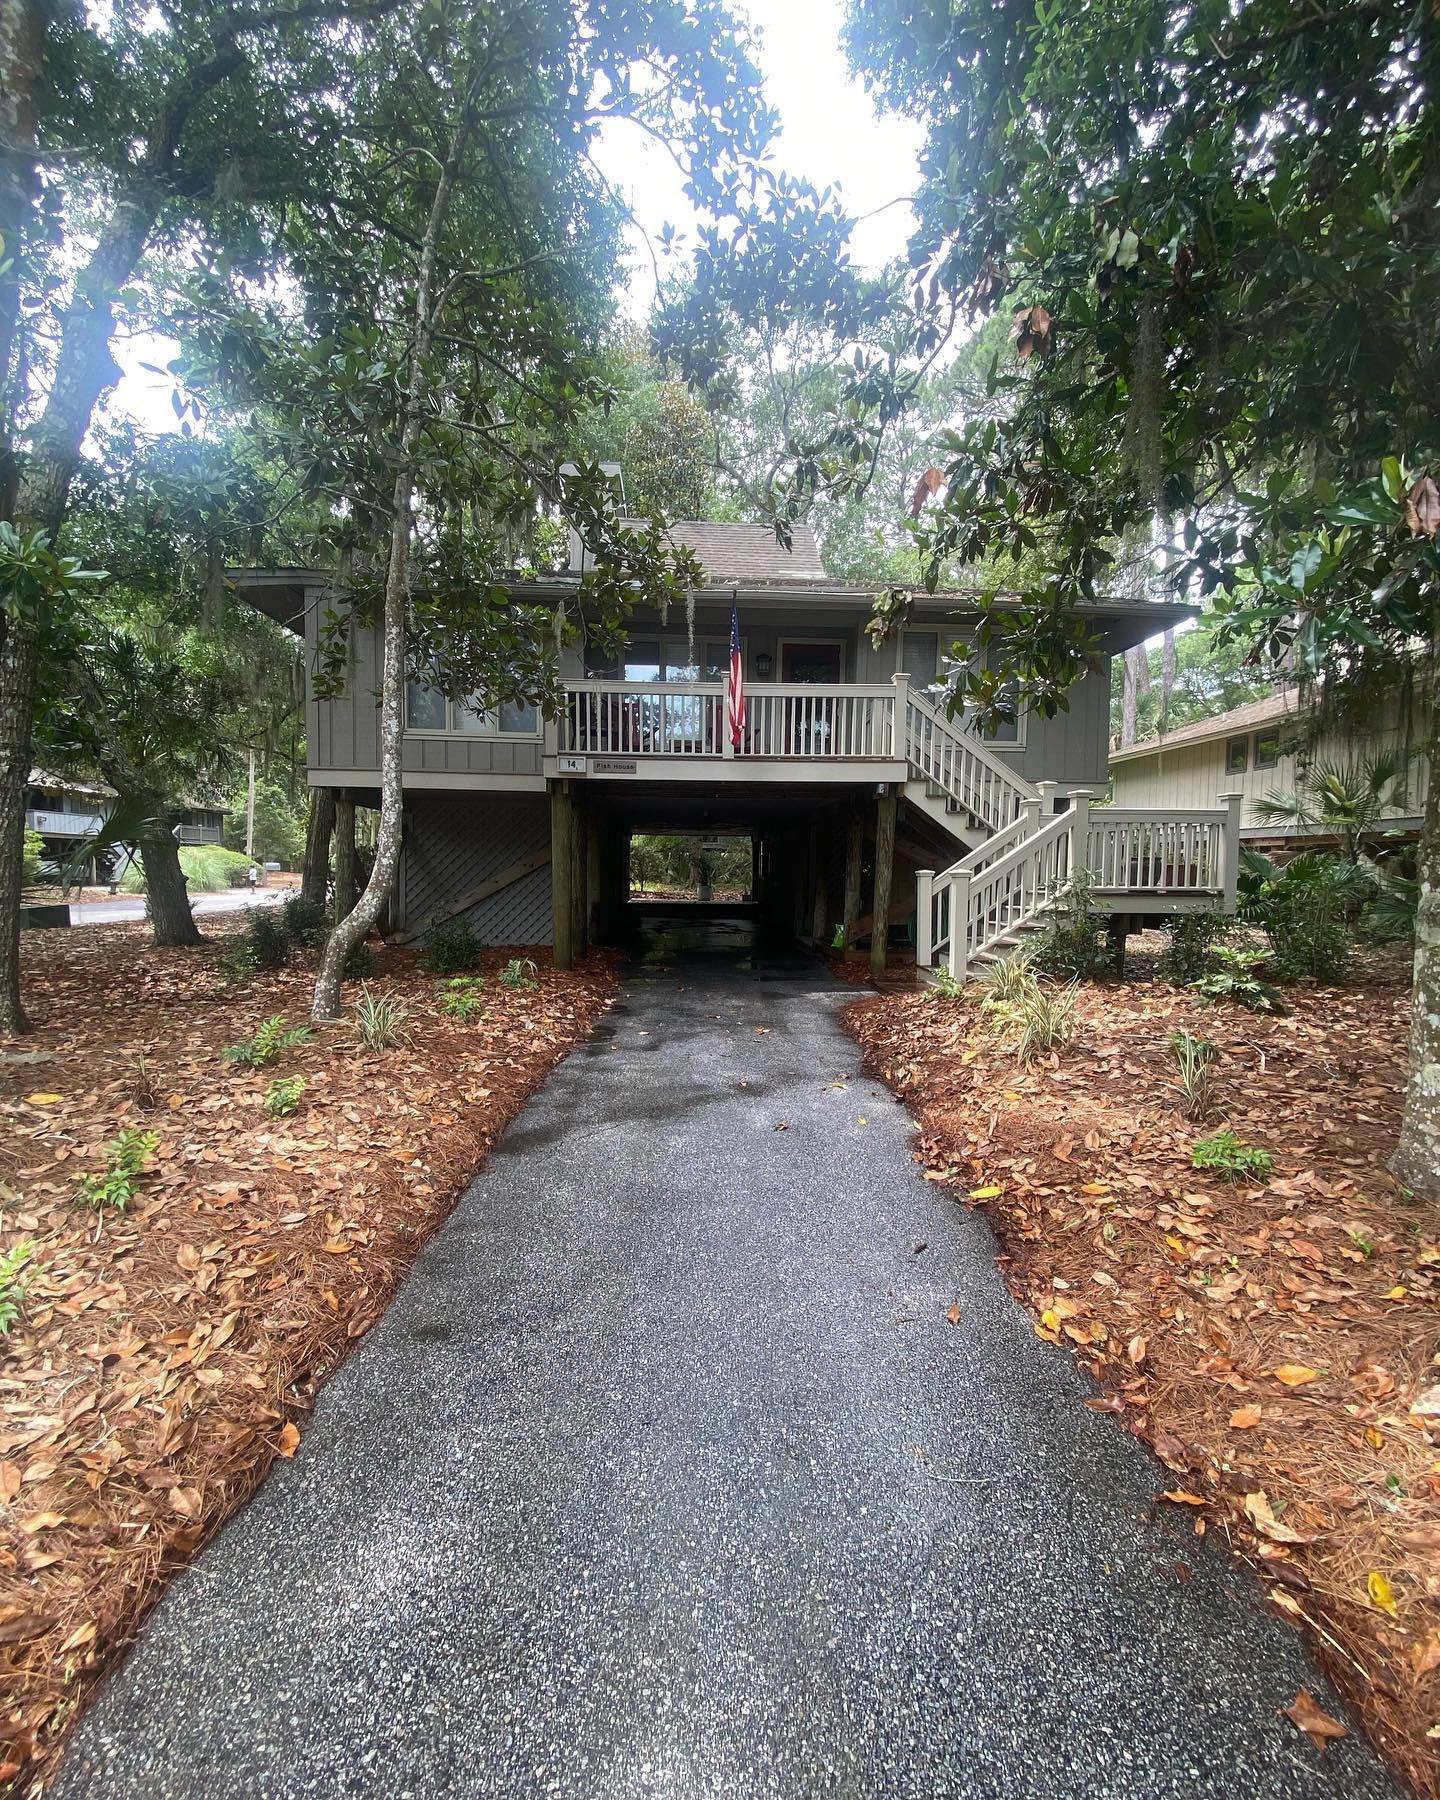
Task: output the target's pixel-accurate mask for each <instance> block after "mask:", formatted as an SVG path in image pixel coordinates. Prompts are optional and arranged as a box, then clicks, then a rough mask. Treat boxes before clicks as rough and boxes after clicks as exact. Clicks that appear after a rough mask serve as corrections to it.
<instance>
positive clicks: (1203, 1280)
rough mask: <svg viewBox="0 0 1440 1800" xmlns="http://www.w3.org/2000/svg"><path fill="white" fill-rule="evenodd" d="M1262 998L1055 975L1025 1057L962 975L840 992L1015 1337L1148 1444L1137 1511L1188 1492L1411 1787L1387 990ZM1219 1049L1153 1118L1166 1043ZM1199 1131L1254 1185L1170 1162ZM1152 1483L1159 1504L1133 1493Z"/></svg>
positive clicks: (1407, 1515) (1434, 1542)
mask: <svg viewBox="0 0 1440 1800" xmlns="http://www.w3.org/2000/svg"><path fill="white" fill-rule="evenodd" d="M1289 997H1290V998H1291V999H1292V1000H1293V1003H1294V1012H1293V1014H1292V1016H1290V1017H1288V1018H1275V1017H1266V1016H1263V1015H1256V1014H1253V1013H1249V1012H1245V1011H1243V1010H1241V1009H1238V1008H1230V1007H1206V1006H1203V1005H1201V1004H1199V1003H1198V1002H1197V1001H1196V1000H1195V999H1194V998H1193V997H1192V996H1191V995H1190V994H1189V993H1187V992H1186V991H1185V990H1184V989H1179V988H1174V987H1169V986H1164V985H1161V984H1159V983H1155V984H1151V985H1146V986H1093V987H1088V988H1085V989H1083V990H1082V997H1081V1001H1080V1027H1079V1032H1078V1035H1077V1038H1076V1040H1075V1042H1074V1043H1073V1044H1072V1045H1071V1046H1070V1047H1069V1048H1067V1049H1065V1050H1063V1051H1061V1052H1060V1053H1059V1054H1058V1055H1052V1056H1051V1057H1050V1058H1047V1060H1046V1061H1045V1062H1044V1063H1043V1064H1041V1065H1038V1066H1036V1067H1034V1068H1031V1069H1029V1070H1026V1069H1024V1068H1022V1067H1020V1066H1019V1065H1018V1064H1017V1062H1016V1057H1015V1049H1014V1038H1013V1036H1011V1037H1010V1038H1008V1039H1004V1038H1002V1037H1001V1036H999V1035H997V1032H996V1030H995V1028H994V1026H993V1025H992V1024H991V1023H989V1022H987V1019H986V1017H985V1015H983V1014H982V1012H981V1010H980V1004H979V998H978V992H977V990H976V989H975V988H973V987H972V988H970V989H968V990H967V994H966V997H965V998H964V999H961V1000H943V999H931V998H927V997H926V996H925V995H923V994H917V993H913V992H912V993H910V994H906V995H884V996H881V997H878V998H870V999H865V1000H860V1001H856V1002H855V1003H853V1004H852V1005H851V1006H850V1007H849V1008H848V1009H847V1012H846V1022H847V1024H848V1026H849V1028H850V1030H851V1031H852V1032H853V1033H854V1035H855V1036H856V1037H857V1038H858V1039H859V1041H860V1043H861V1044H862V1046H863V1047H864V1049H865V1052H866V1062H867V1066H868V1067H869V1069H870V1071H871V1072H872V1073H875V1074H878V1075H880V1076H882V1077H883V1078H884V1080H885V1081H886V1082H887V1083H888V1084H889V1085H890V1086H891V1087H892V1088H893V1089H894V1091H895V1092H896V1093H897V1094H899V1095H900V1096H902V1097H903V1098H904V1099H905V1100H906V1101H907V1102H908V1104H909V1106H910V1107H911V1109H912V1111H913V1112H914V1113H915V1115H916V1116H917V1118H918V1120H919V1122H920V1125H921V1135H920V1139H919V1143H920V1149H919V1150H918V1152H917V1158H916V1159H917V1161H920V1162H922V1163H923V1164H924V1165H925V1172H926V1175H927V1177H928V1178H929V1179H932V1180H936V1181H940V1182H942V1183H944V1184H945V1185H946V1186H947V1187H948V1188H950V1189H951V1190H952V1191H953V1192H954V1193H955V1196H956V1198H957V1199H958V1200H961V1201H962V1202H965V1203H967V1204H972V1205H984V1206H986V1207H987V1209H988V1213H989V1217H990V1219H991V1221H992V1223H993V1225H994V1228H995V1231H996V1234H997V1236H998V1238H999V1241H1000V1245H1001V1247H1002V1254H1001V1255H1000V1257H999V1258H998V1261H999V1264H1000V1267H1001V1269H1002V1270H1003V1272H1004V1274H1005V1277H1006V1279H1007V1281H1008V1282H1009V1284H1010V1287H1011V1288H1012V1290H1013V1291H1014V1293H1015V1294H1016V1295H1017V1296H1018V1297H1019V1298H1020V1299H1021V1300H1022V1301H1023V1302H1024V1303H1025V1304H1026V1305H1027V1307H1028V1308H1029V1309H1030V1311H1031V1313H1032V1315H1033V1316H1034V1321H1035V1329H1036V1331H1037V1332H1038V1333H1039V1335H1040V1336H1041V1337H1043V1338H1046V1339H1048V1340H1050V1341H1051V1342H1054V1343H1057V1344H1060V1345H1062V1346H1064V1347H1066V1348H1068V1349H1069V1350H1070V1351H1071V1352H1072V1354H1073V1355H1075V1356H1076V1357H1077V1359H1078V1360H1079V1361H1080V1363H1081V1365H1082V1366H1083V1367H1084V1368H1085V1369H1086V1370H1087V1371H1088V1373H1089V1374H1090V1375H1091V1376H1093V1378H1094V1379H1095V1381H1096V1382H1097V1383H1098V1385H1099V1387H1100V1389H1101V1390H1102V1392H1101V1393H1100V1394H1099V1395H1097V1397H1096V1398H1095V1399H1093V1400H1091V1401H1088V1402H1087V1404H1088V1405H1090V1406H1092V1407H1094V1408H1095V1409H1097V1410H1100V1411H1107V1412H1113V1413H1114V1414H1115V1419H1116V1424H1117V1425H1118V1426H1119V1427H1121V1428H1122V1429H1124V1430H1126V1431H1129V1432H1132V1433H1134V1434H1135V1435H1136V1436H1138V1437H1141V1438H1143V1439H1144V1440H1145V1441H1146V1442H1148V1443H1149V1444H1150V1445H1151V1446H1152V1448H1153V1449H1154V1451H1155V1452H1156V1455H1157V1456H1158V1457H1159V1459H1160V1462H1161V1463H1162V1464H1163V1465H1164V1467H1163V1469H1162V1468H1159V1467H1157V1469H1156V1494H1157V1504H1160V1505H1174V1506H1181V1507H1185V1508H1188V1509H1191V1510H1192V1511H1193V1513H1194V1517H1195V1530H1196V1532H1197V1533H1199V1534H1202V1535H1203V1534H1204V1533H1206V1532H1207V1531H1210V1532H1218V1533H1219V1534H1220V1535H1221V1536H1222V1537H1223V1538H1224V1540H1225V1542H1226V1543H1227V1544H1228V1545H1229V1546H1230V1547H1231V1549H1233V1550H1234V1551H1236V1552H1238V1553H1239V1554H1240V1555H1242V1556H1244V1557H1246V1558H1247V1559H1248V1560H1249V1561H1250V1562H1251V1563H1252V1564H1253V1566H1254V1568H1255V1570H1256V1571H1257V1573H1258V1574H1259V1576H1260V1578H1261V1580H1262V1581H1263V1582H1264V1584H1265V1588H1266V1591H1267V1593H1268V1595H1269V1597H1270V1600H1271V1602H1272V1603H1273V1604H1274V1605H1275V1606H1276V1607H1277V1608H1278V1609H1279V1610H1280V1611H1281V1612H1283V1613H1284V1614H1285V1616H1286V1617H1287V1618H1290V1619H1292V1620H1294V1621H1296V1622H1297V1623H1299V1624H1300V1625H1302V1626H1303V1627H1304V1628H1305V1629H1306V1631H1307V1633H1308V1635H1309V1637H1310V1640H1311V1643H1312V1645H1313V1647H1314V1648H1315V1649H1316V1651H1317V1652H1318V1654H1319V1655H1320V1657H1321V1658H1322V1659H1323V1660H1324V1662H1325V1664H1326V1666H1327V1668H1328V1669H1329V1671H1330V1673H1331V1674H1332V1675H1333V1677H1334V1678H1335V1680H1336V1682H1337V1684H1338V1685H1339V1686H1340V1688H1341V1689H1342V1691H1343V1692H1344V1693H1345V1695H1346V1697H1347V1699H1348V1700H1349V1702H1350V1703H1351V1704H1352V1705H1353V1706H1354V1708H1355V1709H1356V1711H1357V1713H1358V1714H1359V1716H1360V1717H1361V1718H1362V1719H1363V1720H1364V1722H1365V1724H1366V1727H1367V1729H1368V1730H1369V1732H1370V1734H1371V1736H1372V1737H1373V1739H1374V1741H1375V1743H1376V1744H1377V1745H1378V1746H1379V1747H1380V1749H1381V1750H1382V1751H1383V1753H1384V1754H1385V1755H1386V1756H1387V1757H1388V1759H1389V1760H1390V1762H1391V1764H1392V1765H1393V1767H1394V1768H1395V1769H1396V1770H1398V1771H1399V1772H1400V1773H1401V1774H1402V1775H1403V1776H1404V1777H1405V1778H1406V1779H1407V1780H1408V1781H1409V1782H1410V1784H1411V1785H1412V1787H1413V1788H1414V1790H1415V1791H1416V1792H1417V1793H1420V1794H1425V1795H1436V1794H1440V1357H1437V1356H1436V1345H1437V1331H1436V1310H1435V1299H1436V1289H1437V1275H1440V1248H1437V1238H1440V1216H1437V1214H1436V1212H1435V1211H1434V1210H1433V1209H1432V1210H1428V1211H1427V1209H1426V1208H1424V1207H1423V1206H1421V1205H1419V1204H1417V1203H1416V1202H1414V1201H1412V1200H1407V1199H1406V1198H1405V1197H1404V1195H1403V1194H1402V1193H1401V1192H1400V1191H1399V1190H1398V1188H1397V1186H1396V1184H1395V1183H1394V1182H1393V1181H1392V1180H1391V1178H1390V1177H1389V1175H1388V1174H1387V1172H1386V1169H1385V1161H1386V1158H1387V1157H1388V1155H1389V1154H1390V1152H1391V1150H1392V1149H1393V1146H1394V1142H1395V1137H1396V1132H1397V1127H1398V1122H1399V1114H1400V1105H1401V1100H1402V1096H1403V1074H1404V1060H1405V1033H1406V1024H1407V1018H1408V1012H1409V992H1408V987H1407V986H1406V985H1405V984H1403V983H1402V982H1401V981H1400V980H1398V979H1396V978H1395V977H1394V976H1393V975H1392V976H1391V977H1390V978H1389V979H1388V980H1383V979H1382V980H1381V981H1380V982H1379V983H1378V984H1373V983H1372V984H1370V985H1367V986H1365V987H1355V988H1344V989H1337V988H1315V987H1302V988H1299V989H1296V990H1292V991H1291V993H1290V995H1289ZM1181 1028H1183V1029H1186V1030H1188V1031H1191V1032H1193V1033H1195V1034H1196V1035H1198V1036H1204V1037H1207V1038H1209V1039H1210V1040H1211V1041H1212V1042H1214V1043H1215V1044H1217V1045H1218V1046H1219V1048H1220V1052H1221V1054H1220V1058H1219V1060H1218V1063H1217V1065H1216V1072H1217V1075H1218V1077H1219V1080H1220V1083H1221V1085H1222V1088H1223V1096H1222V1099H1221V1104H1220V1107H1219V1110H1218V1113H1217V1115H1216V1117H1215V1118H1214V1119H1213V1120H1212V1121H1211V1122H1210V1123H1207V1124H1203V1125H1197V1124H1194V1123H1192V1122H1191V1121H1190V1120H1189V1119H1187V1118H1186V1117H1185V1115H1184V1113H1183V1111H1182V1110H1181V1103H1180V1095H1179V1093H1178V1091H1177V1088H1176V1084H1175V1069H1174V1065H1173V1063H1172V1062H1171V1060H1170V1058H1169V1056H1168V1053H1167V1043H1166V1040H1167V1035H1168V1033H1169V1032H1171V1031H1173V1030H1176V1029H1181ZM1223 1126H1229V1128H1230V1129H1232V1130H1233V1131H1235V1132H1236V1133H1237V1134H1238V1135H1239V1136H1241V1137H1242V1138H1244V1139H1247V1140H1249V1141H1250V1142H1252V1143H1254V1144H1257V1145H1260V1146H1263V1147H1264V1148H1266V1149H1268V1150H1270V1151H1271V1152H1272V1153H1273V1155H1274V1159H1275V1161H1274V1170H1273V1174H1272V1176H1271V1178H1270V1179H1269V1181H1268V1182H1266V1183H1265V1184H1264V1185H1255V1184H1251V1183H1247V1182H1244V1181H1239V1182H1230V1181H1226V1180H1224V1179H1222V1178H1220V1177H1218V1176H1216V1175H1214V1174H1211V1173H1208V1172H1201V1171H1198V1170H1196V1169H1194V1168H1193V1167H1192V1166H1191V1148H1192V1145H1193V1144H1194V1142H1195V1140H1196V1139H1197V1138H1198V1137H1201V1136H1204V1135H1206V1134H1207V1133H1209V1132H1212V1131H1214V1130H1216V1129H1218V1128H1221V1127H1223ZM1162 1494H1163V1498H1162Z"/></svg>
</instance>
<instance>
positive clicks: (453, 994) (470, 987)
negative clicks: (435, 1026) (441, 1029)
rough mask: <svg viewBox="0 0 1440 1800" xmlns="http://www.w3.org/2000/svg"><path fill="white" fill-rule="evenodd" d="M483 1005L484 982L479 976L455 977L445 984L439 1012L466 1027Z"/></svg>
mask: <svg viewBox="0 0 1440 1800" xmlns="http://www.w3.org/2000/svg"><path fill="white" fill-rule="evenodd" d="M484 1004H485V980H484V977H483V976H480V975H456V976H455V977H453V979H451V980H450V981H447V982H446V983H445V999H444V1002H443V1004H442V1007H441V1010H442V1011H443V1012H444V1014H445V1016H446V1018H449V1019H458V1020H459V1021H460V1023H461V1024H462V1025H468V1024H469V1023H470V1021H471V1020H472V1019H473V1018H475V1017H476V1016H477V1015H478V1014H479V1012H480V1009H481V1008H482V1007H483V1006H484Z"/></svg>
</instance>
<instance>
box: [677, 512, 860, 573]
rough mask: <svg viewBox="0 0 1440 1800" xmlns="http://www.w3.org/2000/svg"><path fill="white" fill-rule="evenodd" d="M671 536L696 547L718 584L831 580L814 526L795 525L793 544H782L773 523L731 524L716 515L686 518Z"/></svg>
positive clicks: (684, 546)
mask: <svg viewBox="0 0 1440 1800" xmlns="http://www.w3.org/2000/svg"><path fill="white" fill-rule="evenodd" d="M669 537H670V539H671V541H672V542H673V543H675V544H678V545H680V546H681V547H682V548H683V549H686V550H691V551H693V552H694V553H695V556H696V557H697V559H698V560H699V562H700V565H701V567H702V568H703V569H704V570H705V573H706V576H707V577H708V578H709V580H711V581H712V582H714V584H715V585H716V586H717V587H724V586H725V585H726V584H727V583H730V582H734V583H736V584H737V585H742V586H743V585H744V584H745V583H746V582H751V581H794V582H803V583H807V584H810V585H815V584H818V583H821V582H823V581H824V580H825V569H824V566H823V565H822V563H821V561H820V546H819V544H818V543H817V542H816V539H815V531H814V527H813V526H810V525H795V526H793V527H792V528H791V540H790V548H789V549H788V550H787V549H785V548H784V546H783V545H781V544H778V543H776V541H775V533H774V530H773V529H772V528H771V527H770V526H769V525H730V524H723V523H721V522H719V521H718V520H710V519H681V520H678V521H677V522H676V523H675V524H674V525H672V526H671V527H670V528H669Z"/></svg>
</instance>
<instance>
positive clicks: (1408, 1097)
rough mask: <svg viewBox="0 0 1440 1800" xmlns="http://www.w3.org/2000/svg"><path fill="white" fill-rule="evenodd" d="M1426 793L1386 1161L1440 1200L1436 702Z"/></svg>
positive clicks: (1417, 1189) (1439, 726)
mask: <svg viewBox="0 0 1440 1800" xmlns="http://www.w3.org/2000/svg"><path fill="white" fill-rule="evenodd" d="M1429 739H1430V741H1429V745H1428V747H1427V751H1426V754H1427V756H1428V757H1429V762H1430V769H1431V778H1430V792H1429V795H1428V797H1427V798H1426V801H1425V830H1424V833H1423V835H1422V836H1421V839H1420V848H1419V854H1418V861H1419V871H1418V872H1419V876H1420V905H1419V908H1418V909H1417V911H1416V914H1415V985H1414V989H1413V992H1412V995H1411V1001H1410V1078H1409V1082H1408V1085H1407V1086H1406V1089H1405V1113H1404V1117H1403V1118H1402V1119H1401V1121H1400V1141H1399V1143H1398V1144H1397V1145H1396V1147H1395V1154H1394V1156H1393V1157H1392V1158H1391V1159H1390V1168H1391V1171H1392V1173H1393V1174H1394V1175H1395V1176H1396V1177H1397V1179H1398V1180H1400V1181H1403V1182H1404V1183H1405V1185H1406V1187H1408V1188H1410V1189H1411V1190H1412V1191H1413V1192H1414V1193H1416V1194H1419V1195H1420V1196H1422V1197H1423V1198H1424V1199H1426V1200H1440V780H1437V779H1436V776H1435V773H1434V772H1435V771H1436V770H1440V705H1432V707H1431V711H1430V730H1429Z"/></svg>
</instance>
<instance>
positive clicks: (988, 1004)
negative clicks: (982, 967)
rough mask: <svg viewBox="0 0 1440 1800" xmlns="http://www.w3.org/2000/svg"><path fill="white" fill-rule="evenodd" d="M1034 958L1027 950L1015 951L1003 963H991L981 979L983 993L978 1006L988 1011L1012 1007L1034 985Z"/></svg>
mask: <svg viewBox="0 0 1440 1800" xmlns="http://www.w3.org/2000/svg"><path fill="white" fill-rule="evenodd" d="M1034 960H1035V958H1034V955H1033V953H1032V952H1031V951H1029V950H1016V951H1013V952H1012V953H1011V954H1010V955H1009V956H1007V957H1006V958H1005V959H1004V961H1003V962H997V963H992V964H991V966H990V968H989V969H988V970H987V972H986V973H985V975H984V976H983V977H982V980H983V982H984V986H985V993H984V995H983V996H982V998H981V1001H980V1004H981V1005H982V1006H983V1007H985V1008H987V1009H988V1010H992V1011H993V1010H995V1009H997V1008H1000V1007H1005V1006H1012V1005H1014V1003H1015V1002H1016V1001H1018V1000H1019V998H1020V996H1021V995H1022V994H1024V993H1025V992H1026V991H1027V990H1028V989H1030V988H1032V987H1033V986H1034V985H1035V973H1034V970H1033V968H1032V966H1031V965H1032V964H1033V962H1034Z"/></svg>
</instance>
